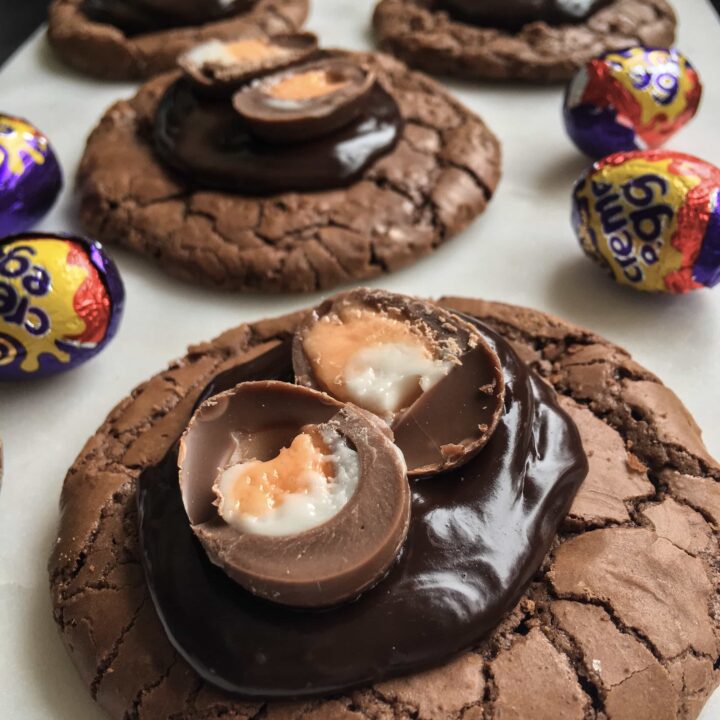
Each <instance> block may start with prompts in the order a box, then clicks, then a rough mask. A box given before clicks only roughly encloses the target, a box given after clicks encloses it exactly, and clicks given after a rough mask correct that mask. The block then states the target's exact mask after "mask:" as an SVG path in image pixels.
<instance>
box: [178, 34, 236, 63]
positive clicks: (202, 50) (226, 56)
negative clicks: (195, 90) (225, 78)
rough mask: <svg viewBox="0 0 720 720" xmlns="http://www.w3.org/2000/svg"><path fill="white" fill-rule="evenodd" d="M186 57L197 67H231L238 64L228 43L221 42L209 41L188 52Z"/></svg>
mask: <svg viewBox="0 0 720 720" xmlns="http://www.w3.org/2000/svg"><path fill="white" fill-rule="evenodd" d="M185 57H186V58H187V59H188V60H189V61H190V62H191V63H192V64H193V65H196V66H197V67H203V66H204V65H221V66H223V67H231V66H233V65H235V64H237V58H236V57H235V56H234V55H233V54H232V52H231V51H230V49H229V48H228V47H227V45H226V43H223V42H221V41H220V40H208V42H204V43H202V44H201V45H197V46H196V47H194V48H193V49H192V50H188V52H187V53H186V54H185Z"/></svg>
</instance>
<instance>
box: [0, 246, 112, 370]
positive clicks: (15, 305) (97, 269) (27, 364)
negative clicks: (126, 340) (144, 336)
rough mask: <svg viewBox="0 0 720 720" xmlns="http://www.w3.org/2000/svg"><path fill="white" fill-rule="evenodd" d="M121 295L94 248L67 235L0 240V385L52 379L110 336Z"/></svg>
mask: <svg viewBox="0 0 720 720" xmlns="http://www.w3.org/2000/svg"><path fill="white" fill-rule="evenodd" d="M123 303H124V290H123V285H122V281H121V280H120V276H119V274H118V272H117V269H116V268H115V265H114V263H113V262H112V260H111V259H110V258H109V257H108V256H107V255H105V253H104V251H103V249H102V247H101V246H100V244H99V243H96V242H94V241H91V240H87V239H85V238H81V237H73V236H70V235H40V234H37V235H35V234H25V235H15V236H12V237H9V238H5V239H4V240H0V380H15V379H24V378H29V377H37V376H42V375H52V374H54V373H57V372H61V371H63V370H69V369H71V368H73V367H76V366H77V365H79V364H80V363H83V362H85V361H86V360H88V359H90V358H91V357H93V356H94V355H96V354H97V353H98V352H100V351H101V350H102V349H103V348H104V347H105V346H106V345H107V344H108V342H110V340H111V339H112V338H113V336H114V335H115V331H116V330H117V327H118V324H119V322H120V316H121V314H122V308H123Z"/></svg>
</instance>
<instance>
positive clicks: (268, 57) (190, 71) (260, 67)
mask: <svg viewBox="0 0 720 720" xmlns="http://www.w3.org/2000/svg"><path fill="white" fill-rule="evenodd" d="M315 52H317V37H316V36H315V35H313V34H312V33H293V34H288V35H276V36H274V37H272V38H268V37H265V36H261V35H249V36H247V37H240V38H235V39H233V40H229V41H222V40H209V41H208V42H205V43H202V44H200V45H197V46H196V47H194V48H192V50H188V51H187V52H186V53H184V54H183V55H181V56H180V58H179V60H178V63H179V65H180V67H181V68H182V69H183V70H184V71H185V73H186V74H187V75H188V76H189V77H190V78H191V79H192V80H194V81H195V82H196V83H197V84H198V85H199V86H201V87H204V88H208V89H210V88H216V89H220V90H223V89H229V88H233V87H239V86H240V85H243V84H244V83H247V82H249V81H250V80H252V79H254V78H256V77H258V76H260V75H264V74H266V73H270V72H276V71H278V70H283V69H285V68H287V67H289V66H290V65H294V64H295V63H299V62H303V61H305V60H307V59H308V58H309V57H310V56H312V55H313V54H314V53H315Z"/></svg>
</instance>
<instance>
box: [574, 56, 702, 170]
mask: <svg viewBox="0 0 720 720" xmlns="http://www.w3.org/2000/svg"><path fill="white" fill-rule="evenodd" d="M701 94H702V85H701V83H700V78H699V77H698V74H697V72H696V71H695V69H694V68H693V66H692V65H691V64H690V61H689V60H688V59H687V58H686V57H685V56H684V55H683V54H682V53H680V52H679V51H678V50H676V49H675V48H671V49H669V50H664V49H653V48H645V47H632V48H628V49H627V50H621V51H615V52H608V53H605V54H604V55H601V56H600V57H598V58H595V59H593V60H590V62H588V63H587V64H586V65H585V66H584V67H582V68H580V69H579V70H578V71H577V73H576V74H575V76H574V77H573V79H572V80H571V81H570V84H569V85H568V88H567V92H566V94H565V103H564V108H563V116H564V120H565V128H566V129H567V132H568V135H570V138H571V139H572V140H573V142H574V143H575V145H577V147H578V148H579V149H580V150H582V151H583V152H584V153H586V154H587V155H589V156H590V157H593V158H601V157H604V156H605V155H610V154H612V153H614V152H621V151H629V150H647V149H653V148H657V147H660V146H661V145H663V144H664V143H665V142H666V141H667V140H668V138H669V137H670V136H671V135H673V134H675V133H676V132H677V131H678V130H679V129H680V128H681V127H683V126H684V125H685V124H686V123H687V122H688V121H689V120H690V119H691V118H692V117H693V116H694V115H695V113H696V112H697V109H698V105H699V104H700V96H701Z"/></svg>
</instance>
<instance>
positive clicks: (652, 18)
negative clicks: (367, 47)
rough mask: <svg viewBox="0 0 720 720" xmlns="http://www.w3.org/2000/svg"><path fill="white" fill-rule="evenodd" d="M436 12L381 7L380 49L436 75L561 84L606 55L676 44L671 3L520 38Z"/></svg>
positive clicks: (426, 5)
mask: <svg viewBox="0 0 720 720" xmlns="http://www.w3.org/2000/svg"><path fill="white" fill-rule="evenodd" d="M438 4H439V3H438V2H436V1H435V0H381V2H380V3H379V4H378V5H377V7H376V9H375V14H374V18H373V25H374V28H375V34H376V37H377V40H378V43H379V45H380V47H381V48H382V49H383V50H386V51H388V52H392V53H394V54H395V55H397V57H399V58H401V59H402V60H404V61H405V62H407V63H408V64H409V65H411V66H412V67H417V68H418V69H422V70H426V71H428V72H431V73H436V74H447V75H454V76H457V77H463V78H468V79H471V80H480V79H493V80H515V79H518V80H529V81H533V82H557V81H560V80H568V79H570V78H571V77H572V75H573V73H574V72H575V71H576V70H577V69H578V68H579V67H581V66H582V65H583V64H584V63H586V62H587V61H588V60H590V59H592V58H593V57H595V56H597V55H599V54H601V53H603V52H606V51H608V50H617V49H620V48H626V47H629V46H631V45H646V46H650V47H668V46H669V45H671V44H672V42H673V39H674V37H675V15H674V13H673V10H672V8H671V7H670V5H668V3H667V2H666V1H665V0H612V2H610V4H609V5H607V6H606V7H602V8H600V9H599V10H597V11H596V12H594V13H592V14H591V15H590V16H589V17H588V18H586V19H585V20H584V21H582V22H580V23H576V24H568V23H564V24H563V23H561V24H548V23H546V22H532V23H528V24H526V25H524V26H522V27H521V28H519V29H518V30H508V29H503V28H496V27H487V26H483V25H480V24H469V23H466V22H461V21H460V20H459V19H457V18H456V17H453V16H452V15H450V14H448V12H447V11H443V10H438V9H436V8H437V6H438ZM526 4H527V3H526Z"/></svg>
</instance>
